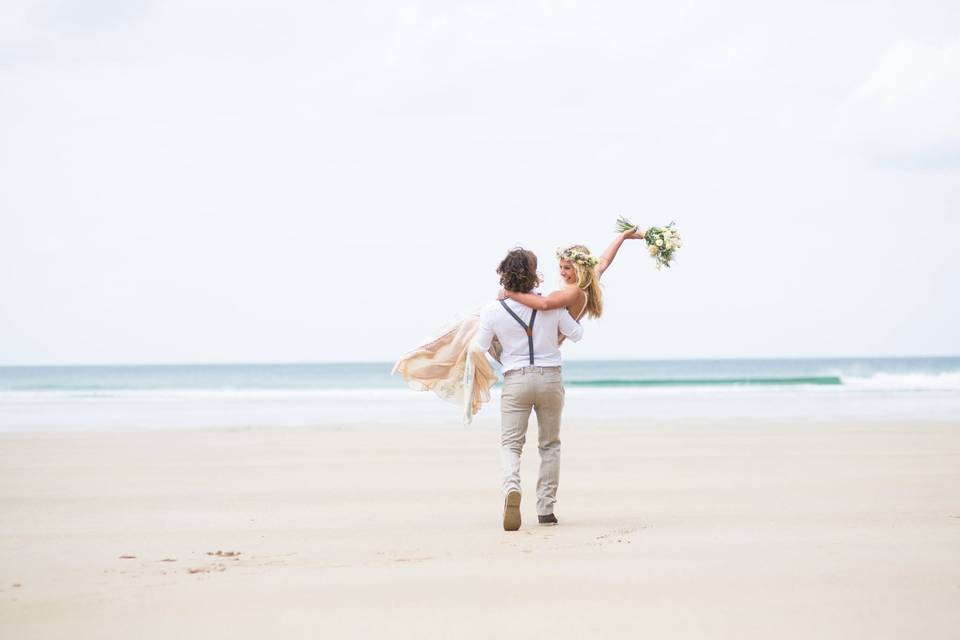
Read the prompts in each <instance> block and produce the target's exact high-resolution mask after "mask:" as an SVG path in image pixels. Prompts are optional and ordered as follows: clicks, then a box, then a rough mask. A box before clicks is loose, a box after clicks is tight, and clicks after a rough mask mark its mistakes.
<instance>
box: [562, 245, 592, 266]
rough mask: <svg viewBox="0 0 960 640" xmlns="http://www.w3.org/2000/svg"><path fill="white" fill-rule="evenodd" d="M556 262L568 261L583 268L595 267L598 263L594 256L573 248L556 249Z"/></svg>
mask: <svg viewBox="0 0 960 640" xmlns="http://www.w3.org/2000/svg"><path fill="white" fill-rule="evenodd" d="M557 260H569V261H570V262H574V263H576V264H579V265H583V266H584V267H595V266H597V263H598V262H600V261H599V260H597V259H596V258H595V257H594V256H592V255H590V254H589V253H584V252H583V251H578V250H576V249H574V248H573V247H571V248H569V249H557Z"/></svg>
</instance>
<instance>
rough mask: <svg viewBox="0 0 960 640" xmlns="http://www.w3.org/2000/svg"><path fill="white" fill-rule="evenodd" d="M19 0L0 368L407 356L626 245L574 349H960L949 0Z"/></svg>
mask: <svg viewBox="0 0 960 640" xmlns="http://www.w3.org/2000/svg"><path fill="white" fill-rule="evenodd" d="M265 4H268V5H269V6H268V7H267V8H264V7H260V6H256V5H254V4H252V3H247V2H242V1H239V2H238V1H237V0H230V1H229V2H219V3H218V2H168V1H163V0H158V1H156V2H149V1H139V0H86V1H84V2H71V1H68V0H60V1H50V2H42V1H35V2H33V1H31V2H22V1H19V0H4V1H3V3H2V4H0V176H2V178H0V179H2V182H0V364H59V363H63V364H69V363H146V362H271V361H283V362H309V361H351V360H392V359H395V358H396V357H397V356H399V355H401V354H402V353H403V352H405V351H407V350H408V349H410V348H412V347H414V346H415V345H416V344H417V343H418V342H420V341H421V340H422V339H423V338H425V337H428V336H429V335H430V334H431V332H432V331H434V330H435V329H438V328H439V327H441V326H442V325H443V324H445V322H447V321H448V320H450V319H451V318H453V317H455V316H456V315H457V314H461V313H465V312H468V311H470V310H471V309H473V308H475V307H477V306H479V305H481V304H483V303H484V302H486V301H487V300H489V299H491V298H492V296H493V295H494V293H495V292H496V288H497V281H496V280H497V277H496V274H495V273H494V268H495V266H496V264H497V262H498V261H499V260H500V258H501V257H502V255H503V254H504V253H505V251H506V250H507V249H509V248H510V247H512V246H514V245H516V244H522V245H524V246H526V247H529V248H531V249H533V250H534V251H536V252H537V253H538V254H540V256H541V267H540V268H541V271H543V272H544V274H545V276H546V282H545V284H544V289H543V291H544V292H548V291H551V290H553V289H554V288H555V287H556V286H557V283H558V277H557V273H556V267H555V264H556V263H555V261H554V259H553V252H554V249H555V248H556V247H557V246H559V245H564V244H569V243H572V242H582V243H585V244H587V245H588V246H589V247H590V248H591V249H593V251H594V252H596V253H599V252H600V251H602V250H603V248H604V247H605V246H606V244H607V243H608V242H609V241H610V240H612V238H613V233H612V229H613V225H614V222H615V220H616V218H617V216H618V215H621V214H622V215H626V216H628V217H630V218H631V219H633V221H634V222H637V223H639V224H641V225H643V226H648V225H651V224H663V223H666V222H669V221H671V220H675V221H676V222H677V224H678V226H679V229H680V231H681V233H682V234H683V236H684V239H685V246H684V247H683V249H682V250H681V252H680V253H679V255H678V259H677V262H676V265H675V267H674V268H673V269H671V270H669V271H662V272H657V271H656V270H655V269H654V266H653V261H652V260H651V259H650V258H649V257H648V256H647V255H646V254H645V252H644V251H643V250H642V247H641V246H640V243H639V242H634V243H629V244H627V245H625V246H624V248H623V250H622V251H621V254H620V257H619V258H618V259H617V262H616V263H615V264H614V266H613V267H612V269H611V270H610V271H609V272H608V273H607V275H606V276H605V278H604V281H605V292H606V314H605V316H604V318H603V319H602V320H599V321H590V322H588V323H587V325H586V333H585V336H584V340H583V341H582V342H580V343H579V344H576V345H573V344H569V345H566V346H565V347H564V350H565V355H566V357H568V358H577V359H587V358H675V357H678V358H695V357H777V356H802V357H805V356H810V357H813V356H831V355H837V356H845V355H854V356H861V355H958V354H960V330H958V328H957V327H958V326H960V295H958V293H960V257H958V252H960V3H958V2H955V1H953V0H949V1H948V0H944V1H940V2H932V1H923V0H919V1H918V0H910V1H894V2H882V1H871V2H818V1H815V0H814V1H811V2H804V3H782V4H780V3H770V2H759V1H758V2H742V1H733V2H724V3H715V2H683V1H680V2H671V3H636V2H620V3H608V2H596V1H595V2H573V1H568V2H562V1H558V2H549V1H546V0H544V1H541V2H476V3H463V2H452V1H443V2H440V1H437V2H322V1H321V2H307V1H303V2H294V1H286V2H271V3H265Z"/></svg>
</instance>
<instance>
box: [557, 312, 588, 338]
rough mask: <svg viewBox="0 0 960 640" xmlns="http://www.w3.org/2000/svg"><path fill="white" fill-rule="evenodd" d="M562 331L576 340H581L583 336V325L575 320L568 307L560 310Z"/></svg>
mask: <svg viewBox="0 0 960 640" xmlns="http://www.w3.org/2000/svg"><path fill="white" fill-rule="evenodd" d="M560 333H562V334H563V335H565V336H566V337H568V338H570V339H571V340H573V341H574V342H580V338H582V337H583V325H582V324H580V323H578V322H577V321H576V320H574V319H573V316H572V315H570V312H569V311H567V310H566V309H563V310H561V311H560Z"/></svg>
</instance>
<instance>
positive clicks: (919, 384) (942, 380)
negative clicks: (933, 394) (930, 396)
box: [843, 371, 960, 392]
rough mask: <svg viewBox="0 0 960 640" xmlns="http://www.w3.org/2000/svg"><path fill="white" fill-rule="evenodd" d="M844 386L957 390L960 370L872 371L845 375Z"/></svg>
mask: <svg viewBox="0 0 960 640" xmlns="http://www.w3.org/2000/svg"><path fill="white" fill-rule="evenodd" d="M843 384H844V386H847V387H849V388H851V389H858V390H870V391H957V392H960V372H952V371H951V372H942V373H874V374H873V375H870V376H865V377H855V376H850V377H845V378H843Z"/></svg>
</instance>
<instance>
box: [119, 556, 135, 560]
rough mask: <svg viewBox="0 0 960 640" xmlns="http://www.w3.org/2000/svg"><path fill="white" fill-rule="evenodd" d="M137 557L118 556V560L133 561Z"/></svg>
mask: <svg viewBox="0 0 960 640" xmlns="http://www.w3.org/2000/svg"><path fill="white" fill-rule="evenodd" d="M136 557H137V556H120V558H119V559H120V560H134V559H136Z"/></svg>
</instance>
